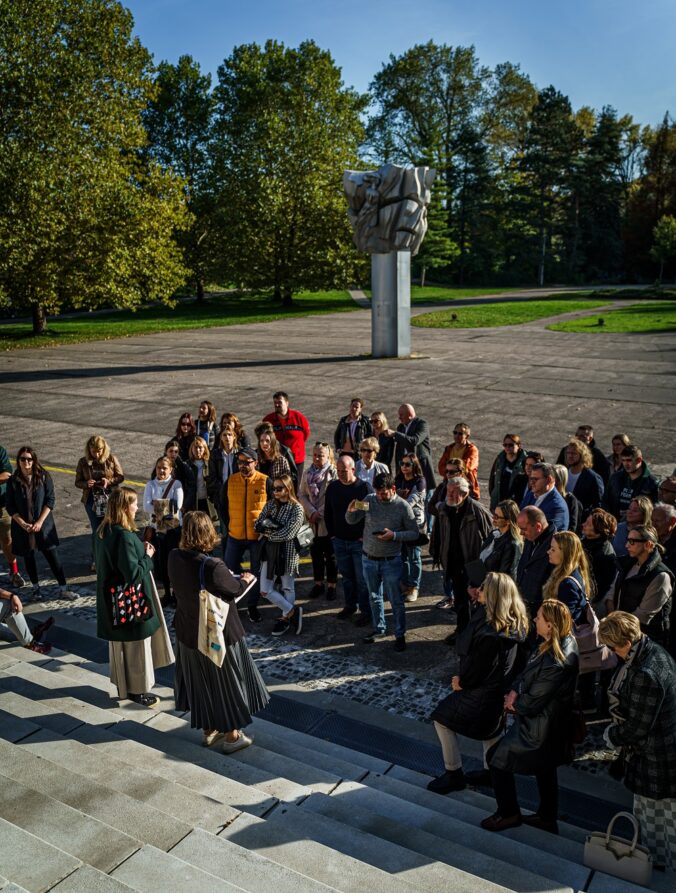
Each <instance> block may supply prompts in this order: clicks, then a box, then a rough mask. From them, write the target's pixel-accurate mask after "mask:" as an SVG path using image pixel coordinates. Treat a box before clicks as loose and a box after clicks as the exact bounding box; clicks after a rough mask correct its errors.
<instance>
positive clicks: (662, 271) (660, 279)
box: [657, 260, 664, 287]
mask: <svg viewBox="0 0 676 893" xmlns="http://www.w3.org/2000/svg"><path fill="white" fill-rule="evenodd" d="M663 275H664V260H661V261H660V275H659V276H658V277H657V284H658V285H659V286H660V287H661V286H662V276H663Z"/></svg>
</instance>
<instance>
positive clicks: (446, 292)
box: [369, 285, 523, 304]
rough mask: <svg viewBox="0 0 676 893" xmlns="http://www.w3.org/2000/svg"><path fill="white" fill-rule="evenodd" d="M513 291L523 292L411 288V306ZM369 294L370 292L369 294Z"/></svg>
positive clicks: (516, 289) (492, 289) (490, 289)
mask: <svg viewBox="0 0 676 893" xmlns="http://www.w3.org/2000/svg"><path fill="white" fill-rule="evenodd" d="M514 291H523V289H520V288H497V287H496V286H493V288H443V287H441V286H436V285H426V286H425V287H424V288H421V287H420V286H419V285H412V286H411V304H426V303H428V302H429V303H432V302H434V303H435V304H436V303H443V302H445V301H457V300H459V299H460V298H482V297H483V296H484V295H506V294H509V293H510V292H514ZM369 294H370V292H369Z"/></svg>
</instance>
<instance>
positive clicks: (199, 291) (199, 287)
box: [195, 278, 204, 301]
mask: <svg viewBox="0 0 676 893" xmlns="http://www.w3.org/2000/svg"><path fill="white" fill-rule="evenodd" d="M195 286H196V288H195V293H196V300H198V301H203V300H204V281H203V280H202V279H200V278H198V279H197V280H196V282H195Z"/></svg>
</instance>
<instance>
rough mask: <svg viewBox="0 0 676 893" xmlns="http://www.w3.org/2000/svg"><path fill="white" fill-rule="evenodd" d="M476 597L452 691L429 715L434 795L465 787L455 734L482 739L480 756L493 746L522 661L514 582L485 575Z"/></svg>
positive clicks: (520, 612)
mask: <svg viewBox="0 0 676 893" xmlns="http://www.w3.org/2000/svg"><path fill="white" fill-rule="evenodd" d="M478 601H479V607H478V608H477V609H476V610H475V611H474V613H473V615H472V618H471V620H470V623H469V626H467V627H465V629H464V630H463V631H462V632H461V633H460V634H459V635H458V639H457V643H456V647H457V651H458V658H459V660H460V666H459V668H458V675H457V676H454V677H453V678H452V679H451V688H452V689H453V691H452V692H451V694H450V695H448V697H446V698H444V700H443V701H441V703H440V704H438V706H437V707H436V709H435V710H434V712H433V713H432V717H431V718H432V720H433V721H434V728H435V729H436V732H437V735H438V736H439V741H440V742H441V749H442V752H443V755H444V766H445V768H446V771H445V772H444V774H443V775H441V776H439V778H435V779H433V780H432V781H431V782H430V783H429V784H428V785H427V789H428V790H430V791H434V792H435V793H437V794H448V793H449V792H450V791H460V790H462V789H463V788H464V787H465V783H466V780H467V779H466V777H465V774H464V773H463V770H462V759H461V757H460V750H459V748H458V744H457V740H456V733H459V734H462V735H465V736H466V737H468V738H474V739H476V740H479V741H482V742H483V745H484V755H485V754H486V753H487V751H488V750H489V749H490V748H491V747H492V746H493V744H495V742H496V740H497V737H496V736H497V735H498V734H499V733H500V730H501V728H502V723H503V702H504V697H505V694H506V692H507V691H509V688H510V686H511V683H512V679H513V678H514V677H515V675H516V674H517V673H518V672H519V670H520V669H521V666H522V664H523V659H522V658H523V649H524V647H525V641H526V636H527V634H528V627H529V621H528V614H527V613H526V608H525V605H524V603H523V601H522V599H521V596H520V595H519V591H518V589H517V588H516V584H515V583H514V581H513V580H512V579H511V577H509V576H507V574H497V573H492V572H491V573H489V574H488V576H487V577H486V579H485V581H484V583H483V585H482V586H481V588H480V589H479V591H478ZM472 780H474V779H472Z"/></svg>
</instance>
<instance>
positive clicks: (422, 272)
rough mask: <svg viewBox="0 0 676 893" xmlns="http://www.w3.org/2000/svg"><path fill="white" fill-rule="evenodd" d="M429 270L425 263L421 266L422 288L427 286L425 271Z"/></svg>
mask: <svg viewBox="0 0 676 893" xmlns="http://www.w3.org/2000/svg"><path fill="white" fill-rule="evenodd" d="M426 272H427V267H426V266H425V265H424V264H423V265H422V267H421V268H420V288H425V273H426Z"/></svg>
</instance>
